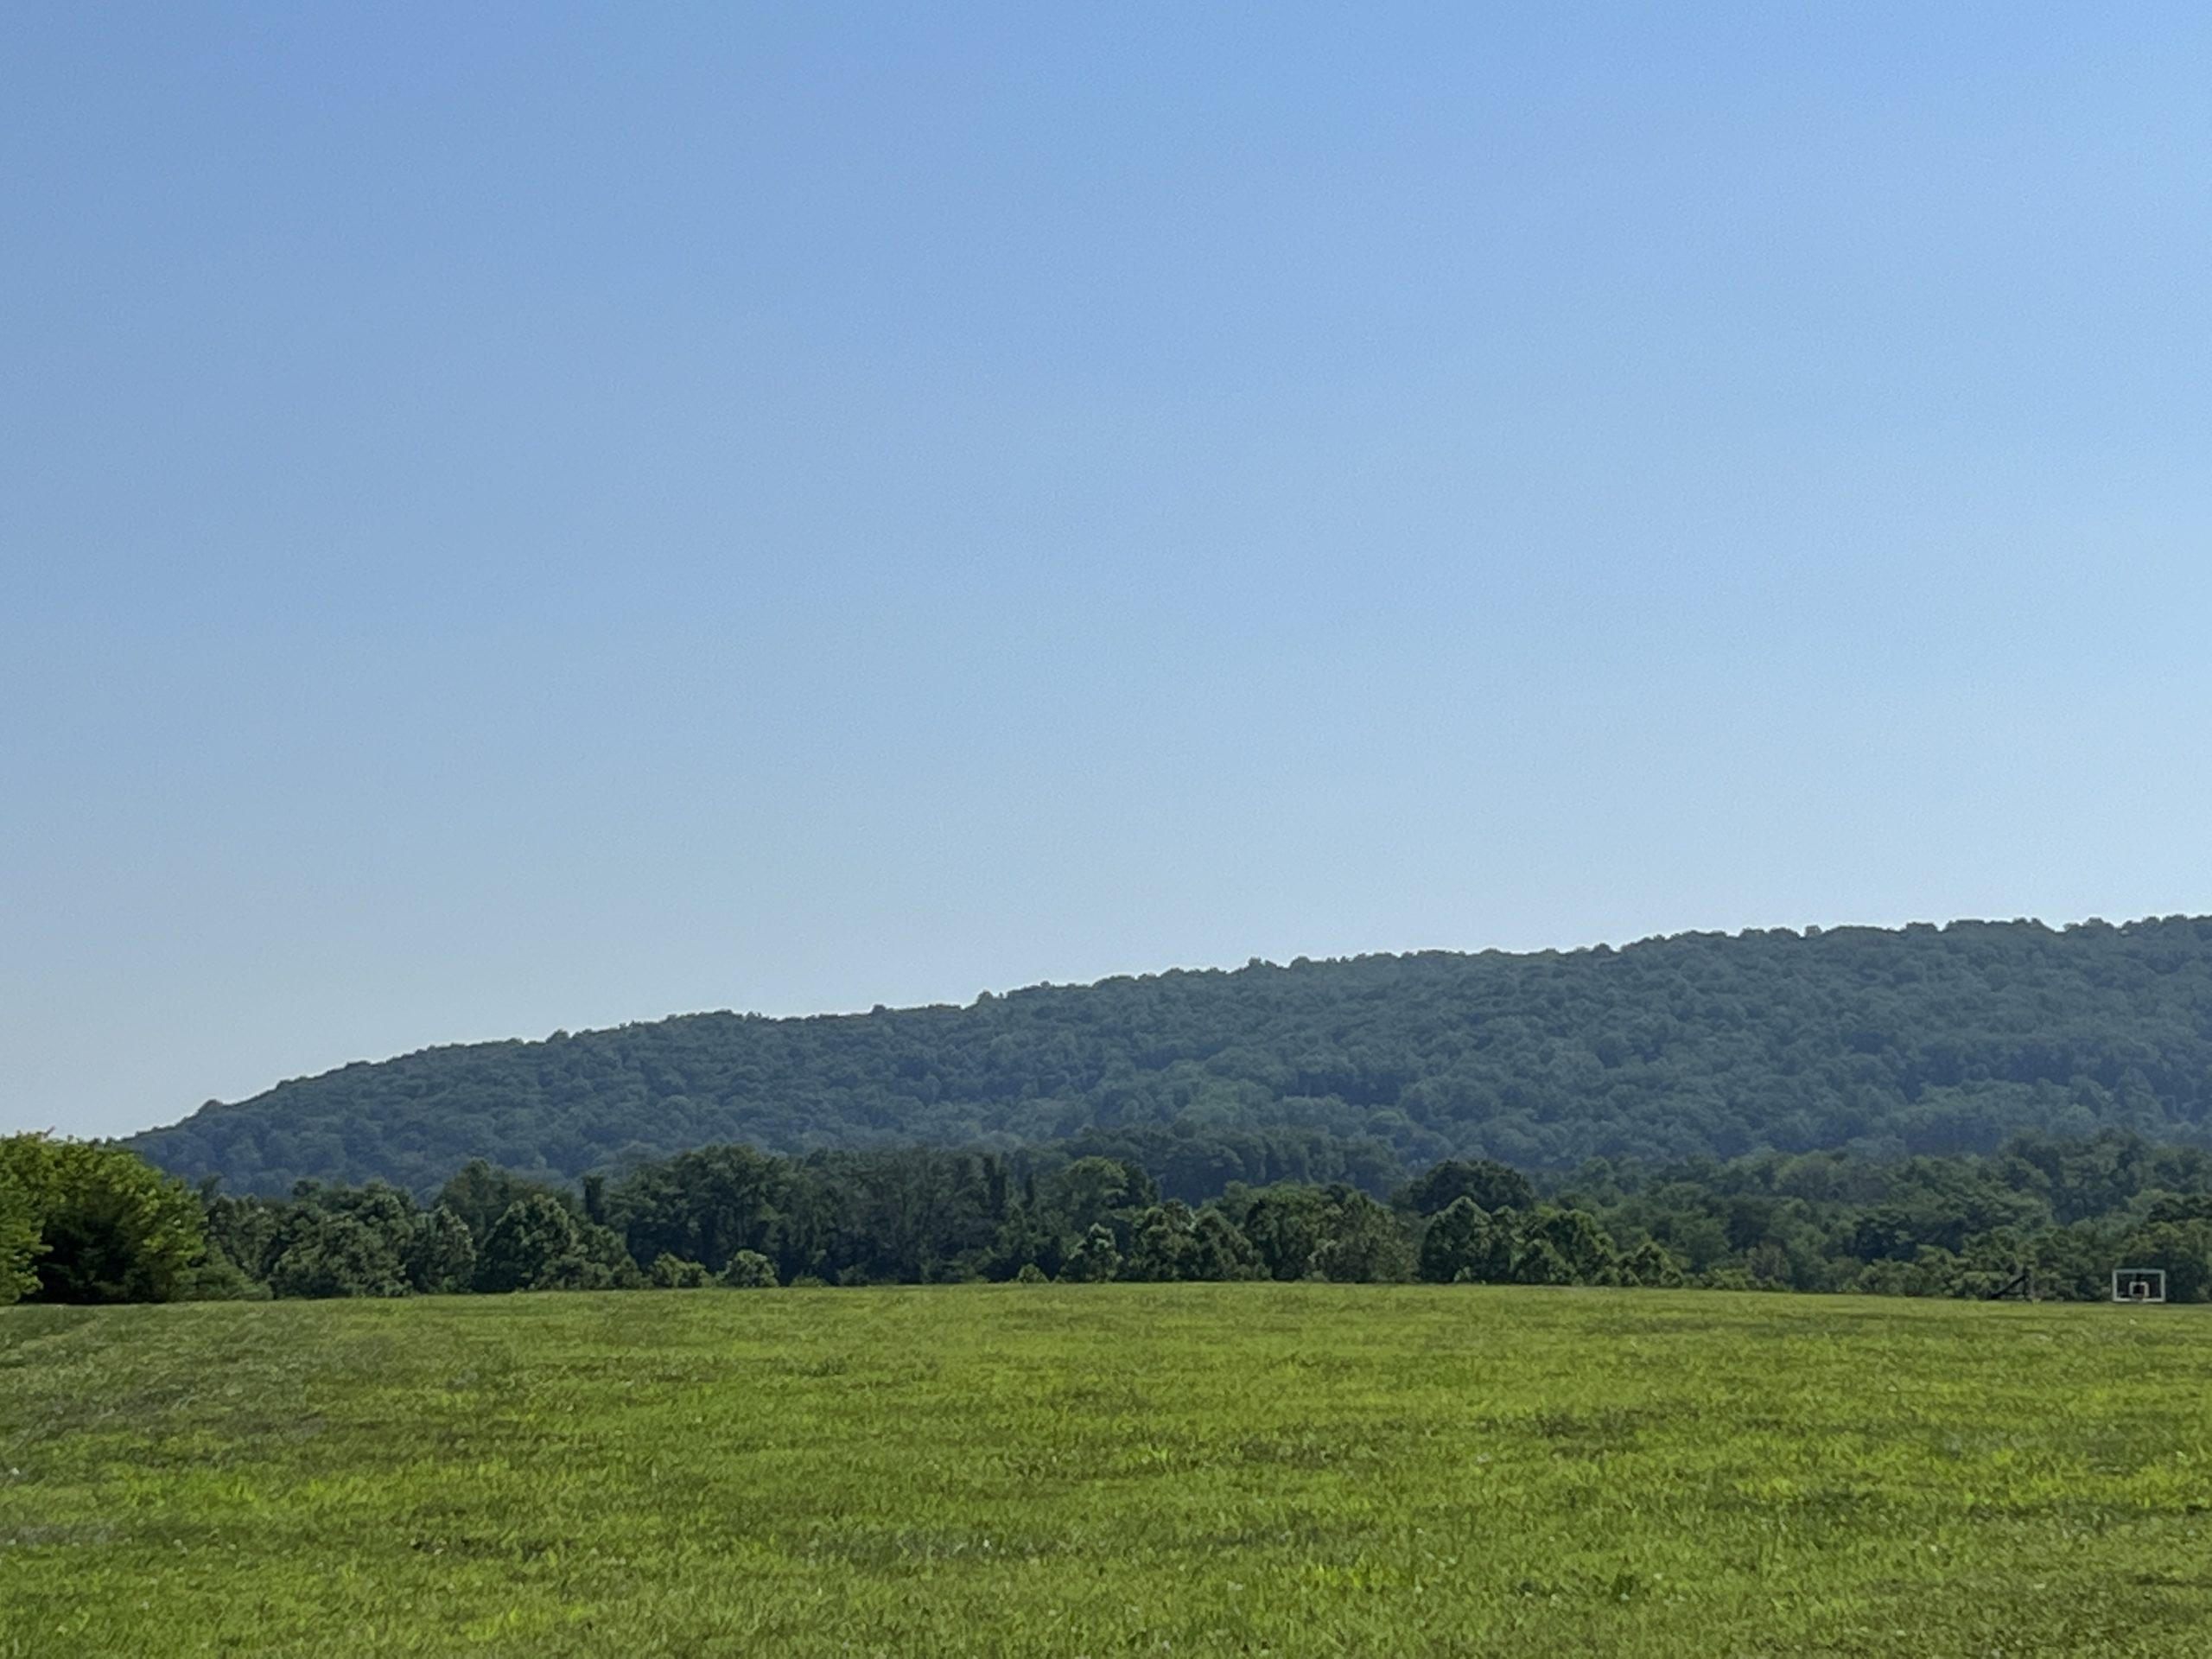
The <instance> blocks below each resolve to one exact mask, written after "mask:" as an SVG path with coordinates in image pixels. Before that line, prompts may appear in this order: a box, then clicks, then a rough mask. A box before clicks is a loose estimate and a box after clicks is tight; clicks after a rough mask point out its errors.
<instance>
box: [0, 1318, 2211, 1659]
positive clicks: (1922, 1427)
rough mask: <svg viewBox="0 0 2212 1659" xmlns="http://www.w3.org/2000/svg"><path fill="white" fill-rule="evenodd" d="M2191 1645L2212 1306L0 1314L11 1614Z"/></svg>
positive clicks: (1628, 1641)
mask: <svg viewBox="0 0 2212 1659" xmlns="http://www.w3.org/2000/svg"><path fill="white" fill-rule="evenodd" d="M204 1652H221V1653H253V1654H263V1653H270V1654H277V1653H301V1654H308V1653H312V1654H334V1655H335V1654H347V1655H353V1654H361V1653H408V1654H414V1653H426V1654H427V1653H435V1654H446V1653H469V1654H479V1653H481V1654H514V1655H548V1654H608V1655H626V1654H670V1655H678V1654H681V1655H694V1654H696V1655H711V1654H768V1655H783V1654H792V1655H810V1654H871V1653H895V1654H1007V1655H1014V1654H1022V1655H1029V1654H1092V1655H1106V1654H1130V1653H1144V1654H1159V1653H1186V1654H1205V1653H1254V1654H1256V1653H1279V1654H1332V1653H1344V1654H1373V1655H1386V1654H1398V1653H1407V1654H1429V1653H1433V1654H1452V1653H1485V1654H1486V1653H1497V1654H1549V1653H1557V1654H1565V1653H1574V1652H1589V1653H1602V1654H1621V1655H1661V1654H1665V1655H1676V1654H1679V1655H1698V1656H1705V1655H1725V1654H1758V1653H1777V1654H1780V1653H1788V1654H1819V1653H1832V1654H1930V1655H1934V1654H1958V1655H1967V1654H1972V1655H1997V1654H2003V1655H2020V1654H2069V1655H2074V1654H2118V1653H2142V1654H2187V1655H2202V1654H2205V1653H2209V1652H2212V1310H2198V1309H2193V1308H2181V1307H2174V1308H2163V1309H2155V1308H2120V1307H2108V1306H2043V1307H2020V1306H1986V1305H1968V1304H1955V1303H1942V1304H1937V1303H1915V1302H1906V1301H1896V1300H1870V1299H1840V1298H1816V1297H1801V1296H1781V1295H1765V1296H1762V1295H1751V1294H1719V1293H1681V1294H1674V1293H1666V1294H1662V1293H1657V1292H1639V1291H1626V1292H1615V1291H1559V1290H1540V1289H1525V1290H1522V1289H1504V1288H1497V1289H1491V1288H1478V1287H1452V1288H1426V1287H1372V1288H1369V1287H1331V1286H1321V1285H1287V1286H1278V1285H1217V1286H1197V1285H1192V1286H1158V1287H1148V1286H1122V1285H1109V1286H1096V1287H1017V1286H989V1287H983V1286H977V1287H933V1288H920V1289H906V1290H875V1291H855V1290H824V1291H766V1292H737V1291H701V1292H691V1293H661V1294H651V1293H631V1294H613V1295H550V1296H518V1297H512V1298H489V1297H487V1298H474V1299H457V1300H416V1301H409V1302H397V1303H322V1304H310V1303H282V1304H274V1305H270V1304H262V1305H258V1306H255V1305H218V1306H173V1307H147V1308H113V1309H99V1310H73V1309H44V1308H16V1309H11V1310H8V1311H6V1312H0V1655H6V1656H38V1659H48V1656H72V1655H84V1656H101V1659H109V1656H118V1655H134V1654H160V1655H168V1654H189V1653H204Z"/></svg>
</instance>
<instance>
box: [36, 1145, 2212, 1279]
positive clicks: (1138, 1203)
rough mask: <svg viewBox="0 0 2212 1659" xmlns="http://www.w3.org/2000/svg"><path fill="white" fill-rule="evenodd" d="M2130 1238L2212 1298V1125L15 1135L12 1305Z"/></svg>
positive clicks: (1718, 1255)
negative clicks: (1314, 1155)
mask: <svg viewBox="0 0 2212 1659" xmlns="http://www.w3.org/2000/svg"><path fill="white" fill-rule="evenodd" d="M2116 1268H2158V1269H2159V1270H2161V1271H2162V1272H2164V1274H2165V1275H2166V1288H2167V1290H2168V1292H2169V1294H2170V1295H2171V1298H2172V1300H2177V1301H2203V1300H2208V1299H2212V1152H2208V1151H2206V1150H2204V1149H2203V1148H2200V1147H2159V1146H2157V1145H2155V1144H2153V1143H2152V1142H2149V1141H2145V1140H2143V1139H2141V1138H2140V1137H2139V1136H2135V1135H2129V1134H2127V1133H2126V1132H2125V1131H2120V1130H2107V1131H2105V1132H2103V1133H2101V1134H2100V1135H2095V1136H2092V1137H2089V1138H2088V1139H2081V1140H2075V1139H2064V1138H2060V1137H2055V1136H2050V1135H2041V1134H2037V1133H2028V1134H2024V1135H2016V1136H2014V1137H2013V1138H2012V1139H2011V1140H2010V1141H2006V1142H2005V1145H2004V1147H2002V1148H2001V1149H2000V1150H1999V1152H1998V1153H1996V1154H1993V1155H1989V1156H1981V1155H1976V1154H1951V1155H1948V1156H1916V1157H1909V1158H1904V1159H1897V1160H1887V1161H1870V1160H1864V1159H1859V1158H1854V1157H1852V1156H1850V1155H1849V1154H1840V1153H1811V1154H1778V1153H1768V1154H1758V1155H1756V1156H1753V1157H1751V1158H1746V1159H1739V1160H1733V1161H1731V1162H1728V1163H1712V1162H1693V1163H1688V1164H1681V1165H1675V1166H1666V1167H1660V1168H1650V1167H1647V1166H1643V1165H1640V1164H1636V1163H1633V1162H1599V1163H1594V1164H1592V1165H1590V1166H1586V1167H1585V1168H1584V1169H1581V1170H1580V1171H1577V1172H1575V1173H1573V1174H1572V1175H1571V1176H1568V1177H1566V1178H1563V1179H1559V1180H1556V1181H1539V1180H1532V1179H1529V1176H1527V1175H1526V1174H1524V1173H1521V1172H1519V1171H1516V1170H1514V1169H1512V1168H1510V1167H1509V1166H1505V1165H1503V1164H1498V1163H1496V1162H1492V1161H1491V1160H1479V1159H1478V1160H1446V1161H1445V1162H1442V1163H1440V1164H1437V1165H1434V1166H1431V1167H1430V1168H1428V1169H1427V1170H1425V1171H1423V1172H1422V1173H1421V1174H1419V1175H1418V1176H1416V1177H1414V1179H1411V1180H1408V1181H1405V1182H1403V1183H1401V1184H1400V1185H1397V1186H1396V1187H1395V1188H1394V1189H1393V1190H1392V1191H1391V1192H1389V1193H1388V1194H1387V1195H1386V1196H1385V1197H1383V1198H1377V1197H1375V1196H1373V1195H1371V1194H1369V1193H1367V1192H1362V1191H1361V1190H1360V1189H1358V1188H1357V1187H1356V1186H1352V1185H1349V1184H1346V1183H1344V1182H1325V1183H1316V1182H1310V1181H1283V1182H1276V1183H1273V1184H1270V1185H1257V1186H1255V1185H1249V1184H1247V1183H1244V1182H1242V1181H1232V1182H1230V1183H1229V1184H1227V1185H1224V1187H1222V1188H1221V1189H1220V1190H1219V1191H1218V1192H1214V1193H1212V1194H1211V1195H1210V1196H1208V1197H1207V1198H1205V1199H1204V1200H1203V1201H1201V1202H1199V1203H1197V1204H1195V1205H1193V1204H1191V1203H1187V1202H1185V1201H1184V1200H1182V1199H1179V1198H1173V1197H1171V1196H1169V1195H1168V1194H1166V1193H1165V1192H1163V1191H1162V1189H1161V1184H1160V1180H1159V1179H1158V1178H1157V1177H1156V1176H1155V1175H1154V1173H1153V1172H1152V1171H1149V1170H1147V1169H1146V1168H1145V1167H1144V1166H1142V1165H1141V1164H1140V1163H1137V1162H1135V1161H1134V1160H1128V1159H1124V1158H1116V1157H1111V1156H1108V1155H1105V1154H1099V1153H1096V1152H1083V1151H1080V1150H1078V1149H1077V1148H1076V1147H1068V1146H1059V1147H1035V1148H1029V1149H1026V1150H1025V1151H1023V1152H1021V1153H1019V1154H1013V1155H1006V1154H998V1153H991V1152H977V1151H953V1150H949V1149H945V1148H942V1147H887V1148H875V1149H862V1150H849V1151H837V1152H817V1153H812V1154H808V1155H806V1156H804V1157H802V1158H787V1157H781V1156H779V1155H776V1154H770V1153H764V1152H760V1151H759V1150H757V1149H755V1148H753V1147H744V1146H712V1147H698V1148H695V1149H694V1150H692V1151H690V1152H686V1153H682V1154H677V1155H676V1156H675V1157H672V1158H669V1159H663V1160H652V1161H650V1162H645V1163H641V1164H639V1165H638V1166H635V1167H633V1168H632V1169H631V1170H630V1171H629V1172H628V1173H626V1174H625V1175H623V1176H621V1177H620V1178H618V1179H608V1178H607V1177H605V1176H600V1175H589V1176H586V1177H585V1178H584V1179H582V1181H581V1182H578V1183H575V1185H550V1184H547V1183H543V1182H538V1181H533V1180H531V1179H527V1178H525V1177H524V1176H520V1175H518V1174H516V1173H513V1172H512V1171H506V1170H500V1169H496V1168H494V1167H493V1166H490V1165H488V1164H486V1163H483V1162H481V1161H475V1162H472V1163H470V1164H468V1165H467V1166H464V1167H462V1168H461V1170H459V1171H457V1172H456V1173H454V1175H452V1176H451V1177H450V1178H449V1179H448V1180H446V1181H445V1182H444V1183H443V1184H442V1185H441V1186H440V1187H439V1188H438V1189H437V1190H436V1192H435V1193H433V1194H432V1195H430V1197H429V1199H428V1200H427V1201H423V1200H418V1199H417V1198H415V1197H414V1195H412V1194H411V1193H410V1192H406V1191H404V1189H402V1188H398V1187H395V1186H391V1185H386V1184H385V1183H382V1182H370V1183H367V1184H365V1185H333V1184H326V1183H319V1182H314V1181H302V1182H301V1183H300V1184H299V1185H298V1186H297V1187H296V1189H295V1190H294V1191H293V1192H291V1193H290V1194H289V1195H288V1196H286V1197H283V1198H271V1197H266V1196H261V1195H253V1194H247V1195H242V1196H232V1195H229V1194H226V1193H225V1192H223V1191H222V1190H221V1187H220V1184H219V1183H218V1182H215V1181H213V1180H209V1181H207V1182H206V1183H203V1184H202V1185H201V1186H200V1189H199V1190H198V1192H196V1193H195V1192H194V1191H193V1190H192V1189H190V1188H188V1187H187V1186H186V1185H184V1184H183V1183H182V1182H181V1181H179V1180H177V1179H175V1177H171V1176H163V1175H161V1174H160V1173H158V1172H156V1171H155V1170H154V1169H153V1168H152V1166H149V1165H148V1164H146V1163H145V1162H144V1161H143V1160H141V1159H139V1158H137V1156H136V1155H135V1154H131V1153H130V1152H128V1151H127V1150H125V1149H124V1148H122V1147H112V1146H109V1147H97V1146H86V1145H84V1144H82V1143H77V1142H61V1141H50V1140H47V1139H45V1138H43V1137H36V1136H21V1137H16V1138H15V1139H13V1140H8V1141H0V1303H4V1302H5V1301H7V1300H10V1299H11V1298H12V1297H13V1296H15V1295H19V1294H20V1295H28V1296H29V1297H30V1298H32V1299H33V1300H48V1301H116V1300H176V1299H179V1298H187V1297H193V1298H238V1297H256V1298H257V1297H270V1296H277V1297H308V1298H327V1297H357V1296H370V1297H393V1296H406V1295H421V1294H460V1293H468V1292H474V1293H479V1294H495V1293H500V1292H509V1291H518V1290H623V1289H637V1290H653V1289H659V1290H685V1289H705V1288H708V1287H729V1288H741V1289H768V1288H772V1287H778V1286H784V1285H800V1286H804V1285H880V1284H933V1283H948V1282H958V1281H1022V1282H1039V1281H1047V1280H1050V1281H1059V1282H1064V1283H1065V1282H1077V1283H1096V1282H1103V1281H1138V1282H1153V1283H1156V1282H1162V1281H1221V1280H1238V1279H1274V1280H1306V1279H1320V1280H1332V1281H1338V1282H1357V1283H1376V1282H1393V1281H1414V1280H1421V1281H1429V1282H1433V1283H1440V1284H1452V1283H1482V1284H1520V1285H1552V1286H1577V1285H1596V1286H1616V1287H1677V1286H1690V1287H1709V1288H1717V1289H1767V1290H1804V1291H1829V1292H1835V1291H1843V1292H1859V1293H1867V1294H1901V1295H1919V1296H1953V1297H1991V1296H1997V1295H2001V1294H2018V1295H2035V1296H2040V1297H2047V1298H2060V1299H2065V1300H2090V1299H2097V1298H2101V1297H2103V1296H2105V1295H2106V1294H2108V1291H2109V1287H2110V1285H2111V1275H2112V1274H2113V1271H2114V1269H2116Z"/></svg>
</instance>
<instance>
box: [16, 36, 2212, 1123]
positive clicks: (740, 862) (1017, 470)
mask: <svg viewBox="0 0 2212 1659" xmlns="http://www.w3.org/2000/svg"><path fill="white" fill-rule="evenodd" d="M2209 62H2212V14H2207V13H2206V12H2204V11H2203V10H2202V8H2200V7H2184V6H2166V7H2160V6H2139V7H2130V8H2126V9H2125V10H2120V11H2112V10H2102V11H2100V10H2082V9H2079V8H2058V7H2035V6H2025V5H2011V4H2008V5H2003V6H1996V5H1992V6H1987V7H1947V8H1926V7H1918V6H1897V7H1878V6H1852V7H1845V6H1817V7H1814V6H1804V7H1775V6H1768V5H1748V4H1747V5H1741V6H1715V7H1702V8H1701V7H1696V6H1668V7H1656V6H1653V7H1638V8H1614V7H1575V6H1561V5H1555V4H1549V3H1547V4H1542V5H1536V4H1530V5H1524V6H1510V7H1505V6H1501V7H1492V8H1478V7H1469V6H1459V5H1439V6H1434V7H1390V6H1358V7H1349V6H1347V7H1342V8H1318V7H1310V8H1309V7H1295V6H1287V5H1274V4H1271V5H1268V6H1264V7H1261V6H1243V7H1226V6H1224V7H1205V8H1194V7H1188V6H1169V5H1160V6H1119V7H1114V8H1074V7H1038V6H1011V5H1008V6H961V5H948V6H937V7H867V6H842V7H826V6H815V5H806V6H799V5H792V6H760V7H734V6H733V7H721V8H706V7H698V8H683V9H677V8H622V9H589V10H587V9H582V8H556V7H549V6H512V7H503V6H486V5H477V6H468V7H448V6H442V5H423V6H415V7H406V6H386V7H376V8H344V9H341V8H335V7H278V6H273V5H270V6H262V7H218V6H213V5H209V6H194V7H174V6H153V5H147V6H114V5H85V6H69V7H16V8H11V9H10V10H7V11H6V12H5V13H4V14H0V246H4V248H5V250H6V256H5V257H4V258H0V576H4V582H0V779H4V788H0V1129H7V1128H24V1127H40V1128H43V1127H54V1128H60V1129H62V1130H64V1131H67V1132H72V1133H78V1134H104V1133H120V1132H124V1131H127V1130H129V1129H131V1128H138V1127H143V1126H144V1125H147V1124H149V1123H153V1122H166V1121H170V1120H173V1119H175V1118H176V1117H178V1116H182V1115H183V1114H184V1113H186V1112H188V1111H189V1110H190V1109H192V1108H194V1106H196V1105H197V1104H199V1103H200V1101H202V1100H203V1099H206V1098H209V1097H221V1098H226V1099H230V1098H238V1097H241V1096H245V1095H246V1094H250V1093H252V1092H255V1091H257V1090H260V1089H262V1088H264V1087H266V1086H267V1085H268V1084H270V1083H272V1082H274V1081H276V1080H277V1079H278V1078H280V1077H287V1076H293V1075H298V1074H302V1073H306V1072H312V1071H321V1070H324V1069H327V1068H328V1067H330V1066H333V1065H340V1064H342V1063H344V1062H346V1061H348V1060H352V1059H357V1058H382V1057H384V1056H385V1055H388V1054H391V1053H394V1052H403V1051H405V1050H409V1049H413V1048H417V1047H421V1046H426V1045H429V1044H432V1043H437V1042H449V1041H455V1040H463V1039H478V1038H489V1037H499V1036H509V1035H532V1036H535V1035H542V1034H543V1033H545V1032H547V1031H550V1030H551V1029H552V1028H554V1027H570V1028H581V1027H587V1026H600V1025H607V1024H613V1023H616V1022H619V1021H621V1020H632V1019H646V1018H653V1017H657V1016H658V1015H661V1014H668V1013H672V1012H677V1011H680V1010H689V1009H696V1008H707V1007H737V1008H758V1009H761V1010H764V1011H767V1012H770V1013H779V1014H781V1013H802V1012H812V1011H817V1010H829V1009H846V1008H865V1007H869V1006H870V1005H872V1004H874V1003H877V1002H885V1003H891V1004H900V1003H908V1002H917V1001H967V1000H969V998H971V997H972V996H974V995H975V994H976V992H977V991H978V990H981V989H983V988H993V989H1004V988H1009V987H1012V986H1016V985H1020V984H1024V983H1030V982H1036V981H1039V980H1044V979H1051V980H1054V981H1069V980H1085V979H1090V978H1096V977H1097V976H1102V975H1104V974H1109V973H1118V972H1141V971H1147V970H1153V969H1163V968H1166V967H1169V966H1174V965H1202V964H1229V965H1234V964H1236V963H1242V962H1243V961H1244V960H1246V959H1247V958H1248V957H1254V956H1262V957H1270V958H1273V959H1276V960H1284V959H1287V958H1289V957H1294V956H1297V955H1301V954H1303V955H1309V956H1315V957H1320V956H1330V955H1343V954H1351V953H1355V952H1362V951H1370V950H1406V949H1414V948H1423V947H1446V948H1457V949H1480V948H1484V947H1489V946H1499V947H1504V948H1515V949H1518V948H1536V947H1542V946H1549V945H1559V946H1571V945H1575V944H1587V943H1592V942H1595V941H1598V940H1600V939H1605V940H1611V941H1616V942H1618V941H1624V940H1627V939H1631V938H1638V937H1642V936H1645V935H1649V934H1651V933H1657V932H1671V931H1680V930H1683V929H1688V928H1700V929H1727V930H1733V929H1736V928H1740V927H1744V926H1748V925H1760V926H1765V925H1803V924H1805V923H1809V922H1818V923H1822V924H1827V925H1833V924H1836V923H1841V922H1851V921H1865V922H1883V923H1897V922H1903V921H1905V920H1909V919H1921V918H1924V919H1934V920H1942V919H1946V918H1952V917H1957V916H1997V917H2011V916H2020V915H2035V916H2041V917H2044V918H2047V919H2050V920H2052V921H2059V920H2064V919H2071V918H2079V917H2082V916H2086V915H2091V914H2099V915H2104V916H2107V917H2109V918H2114V919H2118V918H2122V917H2126V916H2135V915H2143V914H2152V913H2171V912H2183V911H2186V912H2212V865H2209V864H2208V861H2207V858H2206V855H2205V853H2204V851H2203V846H2204V833H2205V826H2206V825H2207V823H2212V769H2208V768H2207V767H2206V766H2205V765H2204V757H2205V755H2206V754H2207V753H2208V751H2212V668H2208V666H2207V655H2206V652H2205V651H2204V649H2203V645H2202V635H2203V632H2204V628H2205V620H2206V618H2207V617H2208V615H2212V559H2208V554H2212V544H2209V538H2208V530H2209V529H2212V416H2209V411H2212V402H2209V401H2208V399H2207V397H2206V394H2205V387H2206V385H2207V384H2208V381H2209V380H2212V375H2208V370H2212V308H2207V306H2206V305H2205V303H2204V297H2203V296H2204V294H2205V291H2206V284H2207V281H2208V277H2212V269H2208V267H2212V259H2208V255H2212V75H2208V73H2206V69H2207V65H2208V63H2209Z"/></svg>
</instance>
